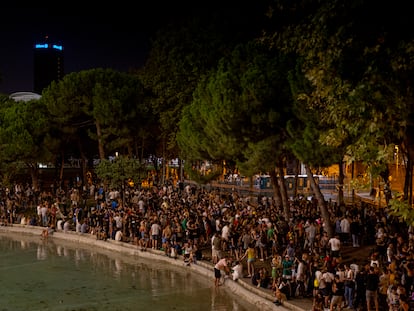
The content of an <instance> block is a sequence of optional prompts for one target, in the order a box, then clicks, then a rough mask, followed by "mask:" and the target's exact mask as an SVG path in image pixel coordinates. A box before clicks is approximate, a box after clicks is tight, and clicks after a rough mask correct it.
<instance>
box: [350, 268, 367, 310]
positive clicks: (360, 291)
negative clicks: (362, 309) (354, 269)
mask: <svg viewBox="0 0 414 311" xmlns="http://www.w3.org/2000/svg"><path fill="white" fill-rule="evenodd" d="M368 269H369V266H365V267H363V268H362V269H361V270H360V271H359V272H358V273H357V274H356V276H355V284H356V290H355V299H354V303H353V306H354V309H355V310H358V307H359V305H360V304H361V305H362V306H364V305H365V304H366V296H365V294H366V290H367V274H368Z"/></svg>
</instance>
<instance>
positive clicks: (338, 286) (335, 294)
mask: <svg viewBox="0 0 414 311" xmlns="http://www.w3.org/2000/svg"><path fill="white" fill-rule="evenodd" d="M344 294H345V289H344V282H342V281H341V279H340V277H339V275H338V274H336V275H335V279H334V281H333V282H332V298H331V305H330V308H329V310H330V311H333V309H334V308H335V307H336V310H338V311H341V309H342V299H343V297H344Z"/></svg>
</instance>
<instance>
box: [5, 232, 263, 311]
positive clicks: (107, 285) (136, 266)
mask: <svg viewBox="0 0 414 311" xmlns="http://www.w3.org/2000/svg"><path fill="white" fill-rule="evenodd" d="M10 235H11V234H8V235H0V310H1V311H6V310H10V311H19V310H24V311H28V310H65V311H66V310H67V311H80V310H85V311H86V310H87V311H91V310H111V311H114V310H122V311H127V310H177V311H181V310H182V311H184V310H197V311H202V310H214V311H216V310H218V311H220V310H222V311H225V310H232V311H245V310H246V311H247V310H254V309H255V308H254V306H252V305H249V304H246V302H243V301H241V300H240V299H238V298H237V297H235V296H234V295H232V293H230V292H228V291H226V290H225V289H224V288H215V287H214V285H213V282H212V280H211V279H206V278H205V277H201V276H197V275H195V274H194V273H190V272H186V271H185V268H184V267H183V268H180V267H174V266H170V265H168V264H165V263H162V262H157V261H149V260H146V259H143V258H133V257H132V256H128V255H120V254H115V253H113V252H110V251H103V250H96V249H92V248H87V246H86V247H85V246H82V245H76V244H73V243H69V242H65V241H58V242H55V241H53V240H52V239H50V240H48V241H43V240H41V239H40V238H39V237H38V236H36V237H30V236H18V237H15V236H13V237H12V238H11V237H10Z"/></svg>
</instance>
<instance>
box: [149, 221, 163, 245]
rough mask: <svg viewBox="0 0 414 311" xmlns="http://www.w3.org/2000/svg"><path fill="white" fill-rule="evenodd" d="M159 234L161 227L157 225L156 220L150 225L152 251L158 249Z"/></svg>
mask: <svg viewBox="0 0 414 311" xmlns="http://www.w3.org/2000/svg"><path fill="white" fill-rule="evenodd" d="M160 233H161V226H160V224H159V223H158V220H155V221H154V222H153V223H152V225H151V241H152V249H158V237H159V236H160Z"/></svg>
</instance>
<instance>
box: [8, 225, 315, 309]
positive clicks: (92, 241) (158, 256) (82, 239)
mask: <svg viewBox="0 0 414 311" xmlns="http://www.w3.org/2000/svg"><path fill="white" fill-rule="evenodd" d="M44 229H45V228H44V227H38V226H29V225H19V224H13V225H12V226H0V234H1V233H18V234H28V235H31V236H36V235H37V236H39V237H41V235H42V231H43V230H44ZM48 239H53V240H55V239H61V240H65V241H68V242H74V243H82V244H83V245H89V246H92V247H96V248H98V249H105V250H109V251H116V252H118V253H119V254H128V255H130V256H135V257H142V258H146V259H149V260H151V259H152V260H157V261H161V262H166V263H168V264H170V265H175V266H181V267H182V266H183V260H182V256H179V257H178V259H173V258H170V257H167V256H165V254H164V252H163V251H159V250H153V249H148V250H146V251H145V252H142V251H140V250H139V249H138V247H137V246H136V245H133V244H130V243H125V242H119V241H115V240H106V241H103V240H97V239H96V237H95V236H92V235H90V234H81V233H78V232H74V231H68V232H63V231H55V232H53V234H51V235H49V237H48ZM186 269H189V270H190V271H191V272H192V273H196V274H197V275H200V276H204V277H206V278H207V280H208V281H211V283H212V284H213V283H214V270H213V265H212V264H211V263H209V262H206V261H203V260H198V261H197V264H191V265H190V266H188V267H186ZM222 286H223V287H225V288H226V290H229V291H231V292H232V293H233V294H235V295H238V296H239V297H240V298H241V299H243V300H246V302H249V303H251V304H254V305H256V306H257V307H258V309H259V310H263V311H267V310H282V311H284V310H292V311H308V310H310V309H311V308H308V307H307V306H306V307H305V308H304V307H301V306H297V305H295V304H292V303H290V302H289V301H286V302H284V305H283V306H276V305H275V304H274V303H273V301H274V297H273V295H271V293H269V292H265V291H263V290H261V289H259V288H256V287H255V286H253V285H251V284H249V283H247V282H246V281H244V280H243V279H239V280H238V281H237V282H236V281H233V280H231V278H228V279H226V282H225V283H224V285H222ZM310 307H311V306H310Z"/></svg>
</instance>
